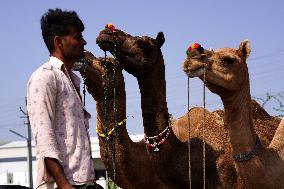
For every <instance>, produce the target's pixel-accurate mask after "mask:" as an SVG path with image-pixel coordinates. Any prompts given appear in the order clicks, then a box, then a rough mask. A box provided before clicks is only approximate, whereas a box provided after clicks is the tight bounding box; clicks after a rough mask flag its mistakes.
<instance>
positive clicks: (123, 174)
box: [80, 52, 170, 189]
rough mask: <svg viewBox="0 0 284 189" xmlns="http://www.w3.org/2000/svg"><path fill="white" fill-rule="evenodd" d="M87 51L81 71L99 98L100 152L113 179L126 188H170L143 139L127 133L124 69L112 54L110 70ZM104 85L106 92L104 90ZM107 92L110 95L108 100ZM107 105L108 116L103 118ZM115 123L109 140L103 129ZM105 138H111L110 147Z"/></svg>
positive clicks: (109, 60) (92, 93) (98, 127)
mask: <svg viewBox="0 0 284 189" xmlns="http://www.w3.org/2000/svg"><path fill="white" fill-rule="evenodd" d="M85 55H86V56H85V62H86V61H87V62H88V63H87V65H86V67H81V70H80V73H81V75H82V76H83V77H85V78H86V80H85V83H86V86H87V90H88V92H89V93H90V94H91V95H92V97H93V98H94V99H95V100H96V108H97V130H98V133H99V145H100V154H101V159H102V160H103V162H104V164H105V167H106V169H107V172H108V174H109V175H110V177H111V179H112V180H113V181H114V182H115V183H116V184H117V185H118V186H120V187H122V188H125V189H145V188H149V189H157V188H161V189H170V187H168V186H167V185H166V184H164V183H163V182H161V180H160V179H159V178H158V177H157V175H156V174H155V171H154V169H153V167H152V164H151V161H150V157H149V156H148V154H147V150H146V148H145V145H144V142H142V141H141V142H133V141H132V140H131V139H130V137H129V135H128V133H127V129H126V123H125V121H123V120H124V119H125V118H126V97H125V83H124V77H123V74H122V70H121V69H120V68H119V66H117V65H116V64H115V62H114V60H113V59H111V58H107V66H108V69H109V70H110V71H107V70H106V69H105V67H104V66H103V65H104V63H105V61H104V59H103V58H96V57H95V56H94V55H93V54H91V53H90V52H86V53H85ZM113 69H115V72H116V74H115V81H116V85H115V88H116V102H117V113H116V119H117V124H116V125H117V126H116V127H115V124H114V114H113V113H114V112H113V103H114V98H113V82H112V76H113V74H114V73H113V71H112V70H113ZM104 76H107V77H108V78H110V80H104V78H103V77H104ZM105 86H106V89H107V91H106V93H104V87H105ZM105 96H107V99H106V101H105ZM105 102H106V106H105ZM105 107H106V110H107V114H108V117H107V119H108V120H105V119H104V115H105ZM114 127H115V134H114V133H112V134H109V136H108V137H109V140H106V138H105V137H104V136H103V134H102V133H104V131H105V129H107V132H111V129H112V128H114ZM106 142H108V149H107V145H106ZM114 150H115V151H114ZM113 152H114V153H115V160H114V163H115V165H113ZM114 166H115V167H114ZM114 168H115V176H114V171H113V170H114Z"/></svg>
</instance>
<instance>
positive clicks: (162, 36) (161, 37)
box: [156, 32, 165, 48]
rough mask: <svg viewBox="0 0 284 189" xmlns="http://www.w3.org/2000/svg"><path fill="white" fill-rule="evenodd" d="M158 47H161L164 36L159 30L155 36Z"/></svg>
mask: <svg viewBox="0 0 284 189" xmlns="http://www.w3.org/2000/svg"><path fill="white" fill-rule="evenodd" d="M156 41H157V45H158V48H161V47H162V46H163V44H164V42H165V37H164V33H163V32H159V33H158V34H157V37H156Z"/></svg>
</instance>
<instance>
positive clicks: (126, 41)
mask: <svg viewBox="0 0 284 189" xmlns="http://www.w3.org/2000/svg"><path fill="white" fill-rule="evenodd" d="M164 41H165V38H164V34H163V33H162V32H159V33H158V35H157V37H156V39H153V38H151V37H147V36H143V37H137V36H135V37H133V36H131V35H129V34H127V33H125V32H123V31H121V30H118V29H115V31H114V30H111V29H109V28H105V29H104V30H102V31H101V32H100V34H99V36H98V37H97V44H98V45H99V46H100V48H101V49H102V50H104V51H110V52H111V53H112V54H114V55H115V56H116V58H117V60H118V61H119V62H120V64H121V65H122V67H123V69H125V70H126V71H127V72H128V73H130V74H132V75H134V76H135V77H139V76H145V75H147V74H148V73H150V72H151V70H152V69H153V67H154V66H158V65H156V64H157V62H159V61H158V59H160V58H161V57H162V53H161V49H160V48H161V47H162V45H163V43H164Z"/></svg>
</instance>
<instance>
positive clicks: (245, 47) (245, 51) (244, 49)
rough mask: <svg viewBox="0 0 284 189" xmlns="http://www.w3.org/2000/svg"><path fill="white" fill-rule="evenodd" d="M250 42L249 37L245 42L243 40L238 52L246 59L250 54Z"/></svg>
mask: <svg viewBox="0 0 284 189" xmlns="http://www.w3.org/2000/svg"><path fill="white" fill-rule="evenodd" d="M250 51H251V49H250V42H249V40H248V39H246V40H244V41H243V42H241V44H240V46H239V49H238V53H239V54H240V55H241V56H242V57H243V58H245V59H247V58H248V57H249V55H250Z"/></svg>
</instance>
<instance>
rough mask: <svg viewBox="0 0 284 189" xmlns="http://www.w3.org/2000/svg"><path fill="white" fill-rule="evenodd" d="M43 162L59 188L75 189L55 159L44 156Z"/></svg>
mask: <svg viewBox="0 0 284 189" xmlns="http://www.w3.org/2000/svg"><path fill="white" fill-rule="evenodd" d="M44 163H45V165H46V167H47V170H48V172H49V173H50V174H51V175H52V177H53V178H54V180H55V182H56V185H57V187H58V188H59V189H75V188H74V187H72V186H71V185H70V184H69V182H68V180H67V179H66V177H65V174H64V170H63V168H62V166H61V165H60V163H59V161H58V160H57V159H54V158H48V157H46V158H44Z"/></svg>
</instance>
